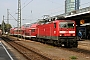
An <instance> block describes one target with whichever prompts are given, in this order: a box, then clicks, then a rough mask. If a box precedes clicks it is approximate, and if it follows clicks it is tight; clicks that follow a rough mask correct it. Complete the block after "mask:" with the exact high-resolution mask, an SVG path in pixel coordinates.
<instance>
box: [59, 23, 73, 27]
mask: <svg viewBox="0 0 90 60" xmlns="http://www.w3.org/2000/svg"><path fill="white" fill-rule="evenodd" d="M59 27H60V28H74V22H60V24H59Z"/></svg>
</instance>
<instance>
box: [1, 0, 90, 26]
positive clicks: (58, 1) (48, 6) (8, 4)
mask: <svg viewBox="0 0 90 60" xmlns="http://www.w3.org/2000/svg"><path fill="white" fill-rule="evenodd" d="M89 6H90V0H80V8H85V7H89ZM7 9H9V13H10V14H11V15H12V16H13V17H14V18H15V19H16V20H17V18H18V15H17V13H18V0H0V23H2V20H3V16H5V17H4V19H5V20H4V21H5V23H7ZM64 12H65V0H21V22H22V25H23V24H24V23H34V22H36V21H37V20H38V19H41V18H43V15H49V16H55V15H58V14H63V13H64ZM11 15H9V19H10V20H9V24H11V25H12V27H16V26H17V21H16V20H15V19H14V18H13V17H12V16H11Z"/></svg>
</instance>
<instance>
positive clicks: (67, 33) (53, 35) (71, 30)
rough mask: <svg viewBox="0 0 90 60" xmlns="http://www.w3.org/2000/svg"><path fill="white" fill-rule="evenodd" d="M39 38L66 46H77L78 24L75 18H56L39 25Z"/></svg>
mask: <svg viewBox="0 0 90 60" xmlns="http://www.w3.org/2000/svg"><path fill="white" fill-rule="evenodd" d="M37 28H38V29H37V30H38V32H37V38H39V39H40V38H41V39H45V40H43V41H45V42H48V41H49V42H50V43H54V44H55V45H59V46H62V45H64V46H65V47H77V45H78V43H77V40H76V24H75V21H73V20H55V21H51V22H46V23H44V24H40V25H38V26H37Z"/></svg>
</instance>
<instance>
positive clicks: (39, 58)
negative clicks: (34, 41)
mask: <svg viewBox="0 0 90 60" xmlns="http://www.w3.org/2000/svg"><path fill="white" fill-rule="evenodd" d="M2 39H3V40H4V41H6V42H7V43H8V44H10V45H11V46H12V47H13V48H15V49H16V50H17V51H19V52H20V53H21V54H22V55H23V56H24V57H25V58H26V59H27V60H51V59H50V58H48V57H46V56H44V55H41V54H40V53H37V52H36V51H33V50H32V49H30V48H28V47H27V46H25V45H24V44H22V43H20V42H18V41H15V40H14V41H13V40H10V39H9V38H6V37H2Z"/></svg>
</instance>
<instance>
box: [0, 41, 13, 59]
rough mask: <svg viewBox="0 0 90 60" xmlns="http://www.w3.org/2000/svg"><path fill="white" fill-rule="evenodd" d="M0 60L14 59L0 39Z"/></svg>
mask: <svg viewBox="0 0 90 60" xmlns="http://www.w3.org/2000/svg"><path fill="white" fill-rule="evenodd" d="M0 40H1V39H0ZM0 60H14V59H13V58H12V57H11V55H10V54H9V52H8V51H7V49H6V48H5V46H4V45H3V44H2V42H1V41H0Z"/></svg>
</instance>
